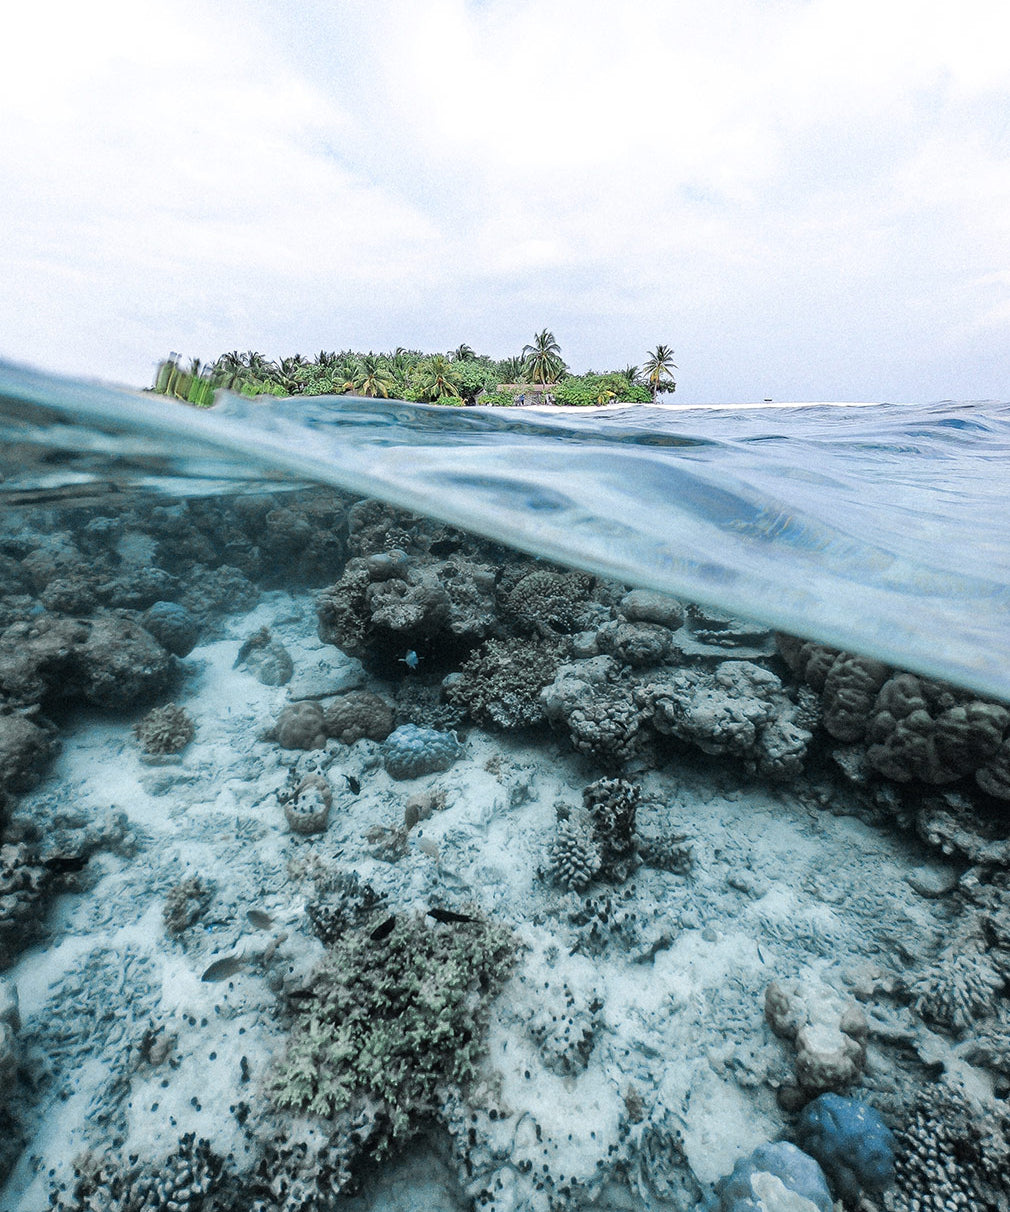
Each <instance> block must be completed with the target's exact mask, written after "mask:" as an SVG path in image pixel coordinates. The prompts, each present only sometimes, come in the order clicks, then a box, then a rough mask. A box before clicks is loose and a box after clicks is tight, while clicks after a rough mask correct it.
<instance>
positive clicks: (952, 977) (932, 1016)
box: [905, 947, 1006, 1033]
mask: <svg viewBox="0 0 1010 1212" xmlns="http://www.w3.org/2000/svg"><path fill="white" fill-rule="evenodd" d="M1005 983H1006V982H1005V977H1004V975H1003V974H1002V973H1001V972H1000V971H999V969H998V968H997V967H996V965H995V964H994V963H993V960H992V958H991V957H990V956H988V955H985V954H983V953H981V952H979V951H978V950H977V949H976V950H972V951H967V952H965V951H962V950H961V949H960V948H957V947H953V948H950V949H949V950H948V951H946V952H945V954H944V955H943V956H942V957H941V958H940V959H939V960H938V961H937V962H936V963H935V964H933V965H931V966H930V967H929V968H927V969H926V971H925V972H923V973H921V974H920V975H919V976H916V977H914V978H913V979H911V980H908V981H907V982H906V984H905V988H906V990H907V992H908V994H909V996H910V997H911V998H912V1007H913V1009H914V1010H915V1012H916V1014H919V1015H921V1016H922V1018H924V1019H926V1020H927V1021H929V1022H931V1023H936V1024H938V1025H940V1026H941V1027H946V1028H947V1029H948V1030H951V1031H954V1032H957V1033H960V1032H963V1031H965V1030H966V1029H967V1028H969V1027H972V1026H974V1025H975V1023H977V1022H978V1021H979V1020H981V1019H985V1018H989V1017H991V1016H992V1015H994V1014H995V1013H996V1000H997V996H998V994H999V993H1000V991H1001V990H1002V989H1003V986H1004V984H1005Z"/></svg>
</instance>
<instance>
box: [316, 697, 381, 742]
mask: <svg viewBox="0 0 1010 1212" xmlns="http://www.w3.org/2000/svg"><path fill="white" fill-rule="evenodd" d="M325 718H326V731H327V732H328V733H329V734H330V736H332V737H336V738H337V740H338V741H341V742H342V743H343V744H344V745H353V744H354V742H355V741H360V740H363V739H365V738H367V739H368V740H370V741H384V740H385V739H386V737H387V736H389V734H390V732H392V730H393V709H392V707H390V705H389V704H388V703H387V702H386V700H385V699H383V698H380V697H379V696H378V695H377V694H372V692H371V691H369V690H350V691H348V692H347V694H342V695H339V696H338V697H337V698H335V699H334V700H333V702H332V703H330V705H329V706H328V707H327V708H326V711H325Z"/></svg>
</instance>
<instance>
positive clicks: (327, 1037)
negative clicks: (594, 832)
mask: <svg viewBox="0 0 1010 1212" xmlns="http://www.w3.org/2000/svg"><path fill="white" fill-rule="evenodd" d="M515 955H516V943H515V940H514V939H513V937H512V935H511V932H510V931H509V930H507V929H506V928H505V927H502V926H499V925H495V924H493V923H491V922H488V921H486V920H484V919H483V918H480V917H478V916H476V915H473V916H470V915H467V920H465V921H459V922H451V923H446V924H442V923H433V922H431V920H430V919H427V918H425V917H421V916H409V915H400V914H398V915H396V916H395V917H383V916H382V915H381V914H380V915H379V916H378V918H373V919H371V921H370V922H369V923H368V925H367V926H366V927H365V928H364V929H351V930H347V931H346V932H345V933H344V934H342V935H341V936H340V937H339V938H338V939H337V940H336V941H335V942H334V943H333V945H332V946H331V948H330V949H329V951H328V953H327V955H326V957H325V958H324V960H323V961H322V963H321V964H320V965H319V967H318V968H317V970H316V972H315V974H314V975H313V977H312V980H311V984H310V988H311V991H312V994H313V996H312V997H311V998H310V999H303V1001H302V1003H301V1006H303V1007H304V1008H299V1010H298V1012H297V1022H296V1026H295V1030H294V1033H293V1035H292V1037H291V1040H290V1043H289V1044H288V1048H287V1051H286V1053H285V1055H284V1057H283V1059H282V1060H281V1061H280V1062H279V1064H278V1066H277V1070H276V1072H275V1074H274V1077H273V1080H272V1089H273V1096H274V1098H275V1100H276V1101H277V1103H278V1104H279V1105H280V1106H283V1107H291V1108H295V1109H300V1110H305V1111H309V1112H311V1113H312V1114H314V1115H319V1116H324V1117H325V1116H332V1115H334V1114H335V1113H336V1112H339V1111H341V1110H343V1109H344V1108H347V1107H349V1106H350V1105H351V1104H352V1103H359V1102H361V1101H362V1100H374V1101H376V1102H377V1103H378V1104H379V1105H380V1108H381V1113H380V1119H381V1123H382V1126H383V1133H384V1139H383V1140H380V1141H379V1142H378V1144H377V1145H376V1154H377V1155H380V1154H381V1153H382V1152H383V1151H384V1149H385V1147H386V1145H387V1144H388V1143H389V1142H391V1141H393V1140H397V1139H402V1138H404V1137H405V1136H407V1135H409V1134H410V1133H411V1132H412V1131H413V1130H414V1129H416V1127H417V1125H418V1122H419V1120H420V1119H421V1118H423V1117H425V1116H431V1115H436V1114H437V1113H438V1110H439V1107H440V1105H441V1102H442V1099H443V1098H444V1088H445V1087H447V1086H448V1087H461V1086H463V1085H465V1084H466V1083H468V1082H469V1081H470V1080H471V1079H472V1078H473V1077H474V1075H475V1072H476V1065H477V1062H478V1060H479V1059H480V1057H481V1055H482V1052H483V1049H484V1040H483V1036H484V1031H485V1028H486V1024H487V1017H488V1012H489V1008H490V1002H491V999H492V998H493V997H494V996H495V995H496V994H497V992H498V991H499V989H500V988H501V986H502V984H503V982H504V981H505V978H506V977H507V975H508V973H509V971H510V969H511V967H512V964H513V961H514V959H515ZM440 1092H441V1093H440Z"/></svg>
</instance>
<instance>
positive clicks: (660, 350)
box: [644, 345, 677, 401]
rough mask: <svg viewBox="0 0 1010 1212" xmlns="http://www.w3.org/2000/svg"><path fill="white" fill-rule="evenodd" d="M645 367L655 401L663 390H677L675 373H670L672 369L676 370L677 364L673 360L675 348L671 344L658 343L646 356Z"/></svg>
mask: <svg viewBox="0 0 1010 1212" xmlns="http://www.w3.org/2000/svg"><path fill="white" fill-rule="evenodd" d="M644 369H645V373H646V375H647V376H648V378H647V382H648V384H649V389H650V391H651V392H652V399H653V401H655V399H656V396H657V395H658V393H659V392H661V391H676V390H677V384H676V383H675V382H674V380H673V375H672V374H670V371H671V370H676V369H677V366H676V363H675V362H674V360H673V350H672V349H671V348H670V346H669V345H657V346H656V348H655V349H654V350H652V352H651V353H650V354H649V355H648V356H647V357H646V359H645V367H644Z"/></svg>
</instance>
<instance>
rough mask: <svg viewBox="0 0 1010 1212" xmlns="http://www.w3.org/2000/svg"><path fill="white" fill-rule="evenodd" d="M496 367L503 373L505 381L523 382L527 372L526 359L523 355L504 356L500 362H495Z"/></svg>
mask: <svg viewBox="0 0 1010 1212" xmlns="http://www.w3.org/2000/svg"><path fill="white" fill-rule="evenodd" d="M495 368H496V369H497V371H498V374H499V375H501V378H502V382H503V383H521V382H522V381H523V375H524V374H525V373H526V359H525V358H521V357H517V358H502V360H501V361H500V362H496V363H495Z"/></svg>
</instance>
